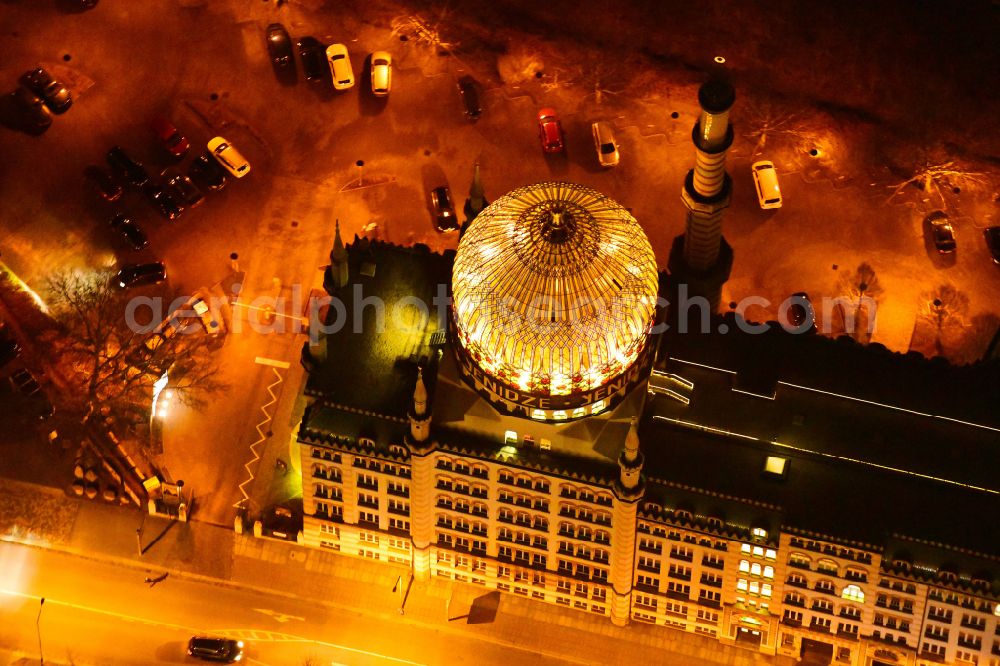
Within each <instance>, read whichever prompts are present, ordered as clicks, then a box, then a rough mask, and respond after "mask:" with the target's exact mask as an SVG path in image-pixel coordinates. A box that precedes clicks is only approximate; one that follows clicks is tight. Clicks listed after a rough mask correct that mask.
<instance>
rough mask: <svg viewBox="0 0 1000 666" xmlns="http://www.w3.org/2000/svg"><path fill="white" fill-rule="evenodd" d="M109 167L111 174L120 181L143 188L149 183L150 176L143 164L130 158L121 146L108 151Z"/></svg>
mask: <svg viewBox="0 0 1000 666" xmlns="http://www.w3.org/2000/svg"><path fill="white" fill-rule="evenodd" d="M107 160H108V165H109V166H110V167H111V172H112V173H113V174H115V176H117V177H118V178H119V179H121V180H123V181H124V182H126V183H128V184H129V185H132V186H133V187H142V186H144V185H145V184H146V183H148V182H149V174H148V173H146V169H145V168H144V167H143V166H142V164H141V163H139V162H136V161H135V160H134V159H132V158H131V157H129V154H128V153H126V152H125V150H124V149H123V148H122V147H121V146H115V147H114V148H112V149H111V150H109V151H108V155H107Z"/></svg>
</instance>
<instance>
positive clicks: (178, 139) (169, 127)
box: [149, 116, 191, 158]
mask: <svg viewBox="0 0 1000 666" xmlns="http://www.w3.org/2000/svg"><path fill="white" fill-rule="evenodd" d="M149 129H151V130H153V134H155V135H156V138H157V139H159V141H160V144H161V145H162V146H163V147H164V149H166V151H167V152H168V153H170V154H171V155H173V156H174V157H177V158H181V157H184V154H185V153H187V151H188V148H190V147H191V144H190V143H188V140H187V139H186V138H185V137H184V135H183V134H181V132H180V130H178V129H177V128H176V127H174V124H173V123H172V122H170V121H169V120H167V119H166V118H163V117H159V116H158V117H156V118H153V120H152V121H151V122H150V123H149Z"/></svg>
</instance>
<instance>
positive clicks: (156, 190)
mask: <svg viewBox="0 0 1000 666" xmlns="http://www.w3.org/2000/svg"><path fill="white" fill-rule="evenodd" d="M142 193H143V194H145V195H146V198H147V199H149V203H151V204H153V207H154V208H156V210H158V211H159V212H160V215H162V216H163V217H165V218H167V219H168V220H176V219H177V218H178V217H180V216H181V213H183V212H184V207H183V206H182V205H181V204H180V203H179V202H178V201H177V200H176V199H174V197H173V195H172V194H171V193H170V192H169V191H167V189H166V188H165V187H164V186H163V185H159V184H157V183H147V184H146V185H144V186H143V188H142Z"/></svg>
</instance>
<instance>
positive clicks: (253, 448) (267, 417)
mask: <svg viewBox="0 0 1000 666" xmlns="http://www.w3.org/2000/svg"><path fill="white" fill-rule="evenodd" d="M261 361H265V363H263V365H270V366H272V367H271V372H273V373H274V376H275V380H274V381H273V382H271V383H270V384H268V386H267V393H268V395H269V396H271V399H270V400H268V401H267V403H266V404H264V405H263V406H261V408H260V411H261V412H263V413H264V420H262V421H261V422H260V423H258V424H257V441H255V442H254V443H253V444H251V445H250V453H252V454H253V458H252V459H251V460H250V462H248V463H247V464H245V465H243V467H244V468H245V469H246V471H247V474H248V475H249V478H247V480H246V481H244V482H243V483H241V484H240V485H239V486H237V488H238V489H239V491H240V494H241V495H243V499H241V500H240V501H238V502H237V503H236V504H234V505H233V508H234V509H242V508H244V504H245V503H246V502H248V501H249V500H250V494H249V493H248V492H247V491H246V486H247V485H249V484H250V483H251V482H253V480H254V478H256V477H255V476H254V473H253V469H251V466H252V465H253V464H254V463H255V462H257V461H258V460H260V454H259V453H258V452H257V447H258V446H260V445H261V444H262V443H264V442H266V441H267V438H268V433H267V431H266V430H264V427H265V426H267V424H268V423H270V422H271V413H270V412H269V411H267V410H268V408H270V407H271V405H274V404H275V403H277V402H278V394H277V393H275V392H274V387H275V386H277V385H279V384H281V382H283V381H285V378H284V377H282V376H281V373H280V372H278V368H279V367H281V366H280V364H281V363H282V361H275V360H273V359H269V358H263V357H261V356H258V357H257V360H256V362H257V363H261ZM287 368H288V364H287V363H285V369H287Z"/></svg>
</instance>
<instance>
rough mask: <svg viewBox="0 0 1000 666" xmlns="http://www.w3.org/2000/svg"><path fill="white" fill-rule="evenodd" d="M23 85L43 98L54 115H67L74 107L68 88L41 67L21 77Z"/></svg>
mask: <svg viewBox="0 0 1000 666" xmlns="http://www.w3.org/2000/svg"><path fill="white" fill-rule="evenodd" d="M21 85H23V86H24V87H25V88H27V89H28V90H30V91H31V92H33V93H35V94H36V95H38V96H39V97H41V98H42V99H43V100H44V101H45V106H47V107H49V110H50V111H52V113H57V114H58V113H66V111H68V110H69V107H71V106H73V98H72V97H71V96H70V94H69V90H67V89H66V86H64V85H63V84H61V83H59V82H58V81H56V80H55V79H54V78H52V75H51V74H49V73H48V72H47V71H45V70H44V69H42V68H41V67H39V68H38V69H33V70H31V71H30V72H27V73H25V74H24V75H23V76H22V77H21Z"/></svg>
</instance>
